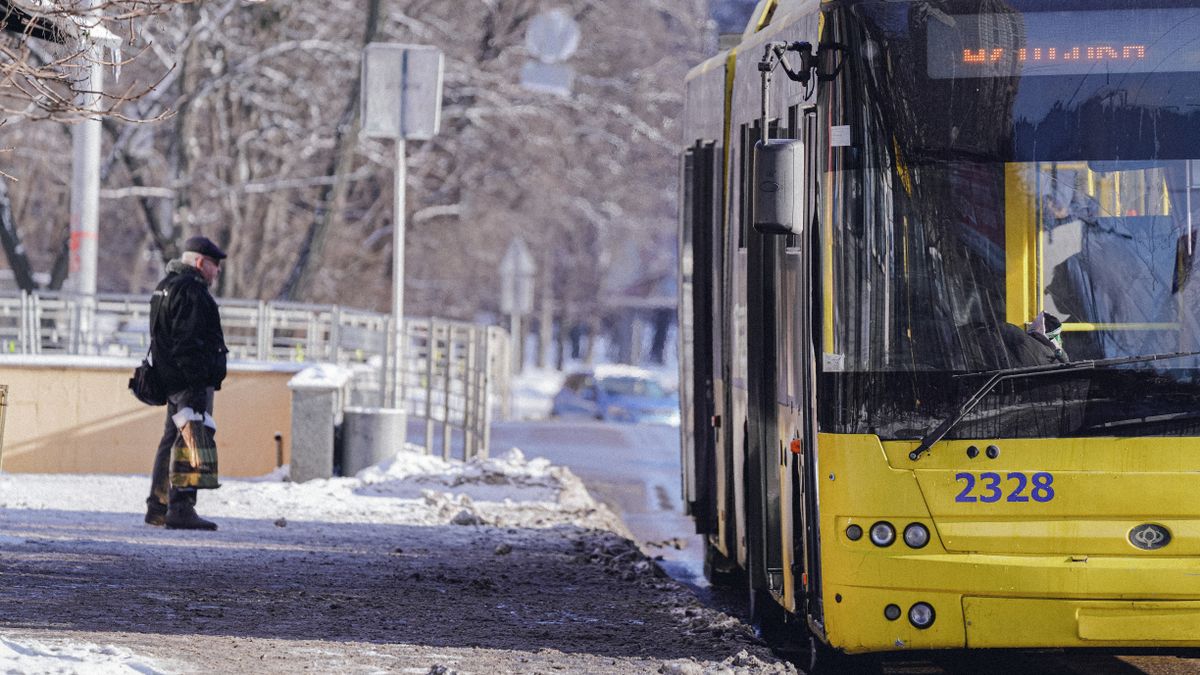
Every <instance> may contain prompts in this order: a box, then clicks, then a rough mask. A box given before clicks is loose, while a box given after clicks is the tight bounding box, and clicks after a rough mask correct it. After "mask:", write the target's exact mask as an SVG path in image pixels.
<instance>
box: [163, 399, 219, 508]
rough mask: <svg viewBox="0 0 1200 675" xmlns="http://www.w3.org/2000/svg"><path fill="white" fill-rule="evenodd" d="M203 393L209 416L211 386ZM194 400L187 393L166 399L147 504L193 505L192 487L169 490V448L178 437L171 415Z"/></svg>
mask: <svg viewBox="0 0 1200 675" xmlns="http://www.w3.org/2000/svg"><path fill="white" fill-rule="evenodd" d="M205 394H206V395H205V400H206V404H205V411H204V412H207V413H208V414H210V415H211V414H212V407H213V389H212V387H209V388H208V390H207V391H206V392H205ZM198 398H199V396H198V395H196V394H194V393H193V392H190V391H187V390H185V391H180V392H177V393H174V394H171V395H170V396H169V397H167V421H166V424H165V425H164V426H163V435H162V439H161V440H159V442H158V450H157V451H156V452H155V454H154V472H153V473H151V474H150V496H149V497H147V498H146V503H147V504H150V505H153V504H155V503H158V504H178V503H187V504H192V505H195V503H196V490H195V489H194V488H173V487H171V448H173V447H175V439H176V438H177V437H178V436H179V427H177V426H175V420H172V419H171V418H172V417H174V416H175V413H177V412H179V409H180V408H184V407H187V405H188V402H189V401H194V400H197V399H198Z"/></svg>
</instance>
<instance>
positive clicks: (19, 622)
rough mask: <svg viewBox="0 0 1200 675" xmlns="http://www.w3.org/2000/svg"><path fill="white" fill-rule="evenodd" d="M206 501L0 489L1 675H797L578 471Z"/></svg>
mask: <svg viewBox="0 0 1200 675" xmlns="http://www.w3.org/2000/svg"><path fill="white" fill-rule="evenodd" d="M282 474H283V472H276V473H275V474H273V475H272V476H270V477H264V478H262V479H258V480H228V481H225V484H224V485H223V487H222V488H221V489H219V490H216V491H209V492H205V493H203V494H201V496H200V500H199V505H198V508H199V511H200V513H201V514H202V515H204V516H206V517H209V518H212V519H214V520H216V521H217V522H218V523H219V524H220V526H221V529H220V530H219V531H218V532H215V533H208V532H179V531H168V530H163V529H161V528H154V527H150V526H147V525H144V524H142V523H141V517H142V514H143V500H144V498H145V494H146V491H147V489H148V482H149V480H148V478H147V477H146V476H78V475H75V476H69V475H27V474H17V475H12V474H10V475H0V587H3V589H4V591H3V592H2V593H0V672H22V673H23V672H38V673H73V672H83V673H92V672H102V673H110V672H111V673H133V672H141V673H149V672H214V671H216V672H256V673H257V672H268V673H277V672H279V673H282V672H295V671H297V670H301V669H304V668H308V669H311V670H317V671H332V670H336V671H339V672H379V671H395V672H413V673H427V672H459V673H470V672H479V673H485V672H486V673H495V672H532V671H541V672H547V671H555V670H556V671H564V672H588V673H626V672H679V673H705V672H713V673H715V672H722V673H725V672H728V673H751V672H792V669H791V666H789V665H787V664H783V663H780V662H778V661H777V660H776V659H774V658H773V657H772V656H771V654H770V652H769V651H768V650H766V649H765V648H764V647H763V646H762V645H761V644H760V643H759V642H758V641H757V640H756V639H755V638H754V637H753V635H752V633H751V632H750V630H749V629H748V628H747V627H746V626H745V625H743V624H740V623H739V622H738V621H736V620H734V619H731V618H730V617H728V616H726V615H724V614H721V613H719V612H715V611H713V610H710V609H707V608H704V607H702V606H701V605H699V604H698V603H697V602H696V600H695V598H694V597H693V596H692V595H691V594H690V592H688V591H687V590H685V589H683V588H681V587H680V586H679V585H678V584H676V583H675V582H674V581H672V580H670V579H669V578H667V577H666V575H665V574H664V573H663V572H662V570H661V569H659V568H658V567H657V566H656V565H655V564H654V562H653V561H652V560H650V559H648V558H646V556H645V555H643V554H642V553H641V552H640V551H639V550H638V548H637V547H636V546H635V545H634V544H633V543H632V542H630V541H629V539H628V535H627V532H626V530H625V528H624V525H623V524H622V523H621V522H620V520H619V519H618V518H617V517H616V516H614V515H613V513H612V512H611V511H609V510H608V509H607V508H606V507H605V506H603V505H602V504H599V503H598V502H596V501H594V500H593V499H592V497H591V496H590V495H589V494H588V492H587V490H586V489H585V488H584V485H583V484H582V483H581V482H580V481H579V479H578V478H576V477H575V476H574V475H573V474H572V473H571V472H570V471H568V470H566V469H564V468H562V467H557V466H552V465H551V464H550V463H549V462H547V461H546V460H543V459H535V460H527V459H526V458H525V457H524V456H523V455H522V454H521V453H520V451H516V450H514V451H510V452H508V453H505V454H503V455H500V456H498V457H496V458H492V459H485V460H477V461H474V462H470V463H462V462H457V461H451V462H446V461H443V460H441V459H439V458H436V457H430V456H425V455H422V454H420V453H418V452H414V451H411V450H410V451H406V452H403V453H401V454H400V455H399V456H397V457H396V458H395V459H394V460H392V461H390V462H386V463H384V464H382V465H379V466H376V467H372V468H369V469H367V470H365V471H363V472H361V473H360V474H359V475H358V476H356V477H353V478H334V479H329V480H316V481H310V482H307V483H303V484H295V483H289V482H284V481H283V480H282V478H283V475H282Z"/></svg>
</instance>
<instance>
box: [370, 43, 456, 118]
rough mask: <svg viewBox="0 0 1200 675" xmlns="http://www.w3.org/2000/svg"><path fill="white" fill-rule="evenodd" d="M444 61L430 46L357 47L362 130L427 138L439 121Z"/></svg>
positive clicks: (379, 45)
mask: <svg viewBox="0 0 1200 675" xmlns="http://www.w3.org/2000/svg"><path fill="white" fill-rule="evenodd" d="M444 69H445V59H444V57H443V56H442V52H441V50H439V49H437V48H436V47H425V46H421V45H405V44H397V43H392V42H372V43H371V44H368V45H367V46H366V47H365V48H364V49H363V64H362V83H363V86H362V100H361V106H362V133H363V135H364V136H366V137H368V138H393V139H395V138H402V139H407V140H410V141H427V140H429V139H431V138H433V137H434V136H436V135H437V132H438V128H439V127H440V126H441V122H442V119H441V118H442V72H443V70H444Z"/></svg>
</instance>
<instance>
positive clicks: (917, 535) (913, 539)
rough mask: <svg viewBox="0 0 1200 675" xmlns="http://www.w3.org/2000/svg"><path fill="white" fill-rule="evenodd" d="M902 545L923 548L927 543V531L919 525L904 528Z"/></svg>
mask: <svg viewBox="0 0 1200 675" xmlns="http://www.w3.org/2000/svg"><path fill="white" fill-rule="evenodd" d="M904 543H906V544H908V545H909V546H910V547H911V548H925V544H928V543H929V530H927V529H925V526H924V525H922V524H920V523H913V524H912V525H909V526H908V527H906V528H904Z"/></svg>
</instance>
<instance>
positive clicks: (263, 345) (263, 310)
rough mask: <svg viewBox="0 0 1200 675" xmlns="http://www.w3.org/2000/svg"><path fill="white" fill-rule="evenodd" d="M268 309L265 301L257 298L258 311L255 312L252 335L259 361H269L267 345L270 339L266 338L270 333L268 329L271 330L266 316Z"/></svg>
mask: <svg viewBox="0 0 1200 675" xmlns="http://www.w3.org/2000/svg"><path fill="white" fill-rule="evenodd" d="M268 311H269V310H268V306H267V303H266V302H264V301H262V300H259V301H258V313H257V316H256V317H255V328H254V337H255V338H256V339H255V350H256V351H257V352H258V360H259V361H269V360H270V358H269V354H268V353H267V350H268V345H269V344H270V340H269V339H268V336H269V335H270V331H271V326H270V321H269V320H268V317H267V313H268Z"/></svg>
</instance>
